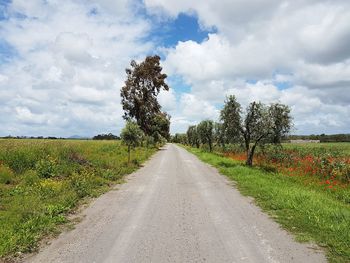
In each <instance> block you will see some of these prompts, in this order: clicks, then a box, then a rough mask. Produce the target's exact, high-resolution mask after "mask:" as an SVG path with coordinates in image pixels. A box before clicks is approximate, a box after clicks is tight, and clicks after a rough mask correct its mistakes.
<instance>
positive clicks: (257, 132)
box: [220, 96, 292, 166]
mask: <svg viewBox="0 0 350 263" xmlns="http://www.w3.org/2000/svg"><path fill="white" fill-rule="evenodd" d="M220 118H221V121H222V122H223V125H224V127H225V132H226V134H227V137H228V138H229V139H230V140H231V141H235V142H242V143H243V145H244V147H245V150H246V154H247V159H246V164H247V165H249V166H252V165H253V158H254V153H255V150H256V147H257V146H263V145H264V144H266V143H273V144H279V143H280V142H281V139H282V138H283V137H284V136H286V135H287V134H288V133H289V131H290V129H291V128H292V117H291V115H290V108H289V107H288V106H287V105H284V104H280V103H273V104H270V105H265V104H263V103H261V102H252V103H250V104H249V106H248V107H247V109H246V111H245V113H244V115H243V114H242V109H241V106H240V104H239V103H238V102H237V101H236V98H235V96H230V97H228V98H227V100H226V102H225V105H224V108H223V109H222V111H221V114H220Z"/></svg>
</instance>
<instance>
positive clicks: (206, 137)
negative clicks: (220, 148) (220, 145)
mask: <svg viewBox="0 0 350 263" xmlns="http://www.w3.org/2000/svg"><path fill="white" fill-rule="evenodd" d="M197 131H198V135H199V138H200V141H201V143H203V144H206V143H207V144H208V146H209V151H210V152H211V151H212V150H213V139H214V138H213V137H214V123H213V121H211V120H205V121H201V122H200V123H199V124H198V126H197Z"/></svg>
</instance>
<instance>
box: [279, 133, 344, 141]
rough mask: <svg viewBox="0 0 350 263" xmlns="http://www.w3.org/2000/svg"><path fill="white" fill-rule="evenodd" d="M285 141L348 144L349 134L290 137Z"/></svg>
mask: <svg viewBox="0 0 350 263" xmlns="http://www.w3.org/2000/svg"><path fill="white" fill-rule="evenodd" d="M286 140H288V141H289V140H320V142H350V134H330V135H327V134H320V135H315V134H312V135H290V136H288V137H287V138H286Z"/></svg>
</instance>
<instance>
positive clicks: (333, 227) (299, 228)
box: [186, 144, 350, 262]
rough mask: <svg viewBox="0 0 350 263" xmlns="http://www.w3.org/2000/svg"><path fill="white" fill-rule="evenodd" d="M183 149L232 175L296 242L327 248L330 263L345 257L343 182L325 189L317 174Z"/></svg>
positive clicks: (348, 220)
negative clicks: (292, 172) (250, 164)
mask: <svg viewBox="0 0 350 263" xmlns="http://www.w3.org/2000/svg"><path fill="white" fill-rule="evenodd" d="M295 147H297V146H295ZM186 148H187V149H188V150H189V151H191V152H192V153H194V154H195V155H197V156H198V157H199V158H200V159H201V160H202V161H204V162H207V163H209V164H211V165H213V166H214V167H216V168H218V170H219V172H220V173H222V174H224V175H226V176H227V177H229V178H230V179H232V180H234V181H235V182H236V185H237V187H238V189H239V190H240V191H241V193H242V194H244V195H249V196H252V197H254V199H255V202H256V204H258V205H259V206H260V207H262V208H263V209H264V210H265V211H267V212H268V214H269V215H270V216H271V217H272V218H273V219H274V220H276V221H277V222H278V223H280V224H281V225H282V226H283V227H284V228H286V229H287V230H289V231H290V232H292V233H293V234H295V236H296V239H297V240H298V241H301V242H309V241H313V242H315V243H317V244H318V245H319V246H320V247H322V248H324V249H325V250H326V252H327V257H328V260H329V261H330V262H350V246H349V244H350V206H349V201H350V189H349V187H348V184H344V185H342V187H337V188H334V187H333V188H330V187H329V185H328V184H326V185H325V184H324V183H323V181H324V180H323V179H322V176H321V177H320V178H319V177H317V176H315V175H307V174H305V175H298V176H294V175H293V176H290V175H289V174H288V173H284V172H283V171H271V172H269V171H266V169H265V168H264V167H259V166H255V167H248V166H246V165H245V160H238V159H235V158H232V157H231V156H229V157H227V156H225V155H223V154H222V153H210V152H208V151H206V150H203V149H198V148H192V147H189V146H187V147H186ZM330 148H331V147H329V148H328V149H330ZM348 148H350V144H348ZM348 158H349V157H348ZM233 223H234V222H233Z"/></svg>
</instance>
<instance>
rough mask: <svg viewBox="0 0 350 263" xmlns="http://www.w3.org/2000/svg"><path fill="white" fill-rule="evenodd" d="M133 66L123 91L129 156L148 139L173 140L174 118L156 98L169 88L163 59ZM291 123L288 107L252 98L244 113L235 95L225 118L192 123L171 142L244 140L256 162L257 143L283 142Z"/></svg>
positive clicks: (249, 161)
mask: <svg viewBox="0 0 350 263" xmlns="http://www.w3.org/2000/svg"><path fill="white" fill-rule="evenodd" d="M130 65H131V68H127V69H126V74H127V79H126V81H125V85H124V86H123V87H122V88H121V92H120V95H121V98H122V102H121V103H122V106H123V110H124V116H123V117H124V119H125V120H126V121H127V123H126V126H125V128H124V129H123V130H122V132H121V138H122V140H123V141H124V143H125V144H127V145H128V149H129V158H130V149H131V148H132V147H133V146H136V145H138V144H140V143H142V142H144V141H146V142H147V143H154V144H155V143H162V142H165V141H167V140H170V133H169V129H170V116H169V115H168V114H167V113H166V112H164V111H162V108H161V105H160V104H159V102H158V100H157V96H158V94H159V92H160V91H161V90H165V91H168V90H169V86H168V84H167V83H166V78H167V75H166V74H164V73H162V67H161V66H160V57H159V56H157V55H155V56H148V57H146V59H145V60H144V61H143V62H141V63H137V62H136V61H134V60H133V61H131V63H130ZM291 127H292V118H291V115H290V108H289V107H288V106H286V105H283V104H280V103H274V104H270V105H265V104H263V103H261V102H252V103H251V104H250V105H249V106H248V107H247V109H246V110H245V111H243V110H242V107H241V105H240V104H239V103H238V102H237V100H236V98H235V96H233V95H231V96H229V97H227V100H226V101H225V105H224V107H223V109H222V110H221V114H220V122H213V121H212V120H204V121H202V122H200V123H199V124H198V125H193V126H190V127H189V128H188V130H187V133H186V134H183V135H180V134H176V135H175V136H174V137H173V138H172V140H173V141H174V142H181V143H186V144H189V145H191V146H196V147H200V145H201V144H202V145H203V144H205V145H206V144H207V145H208V147H209V150H210V151H212V149H213V144H214V143H216V144H219V145H222V146H223V147H224V146H225V144H228V143H235V144H237V143H239V144H241V145H243V146H244V148H245V150H246V152H247V160H246V164H247V165H250V166H251V165H252V164H253V157H254V153H255V150H256V147H258V146H263V145H265V144H266V143H273V144H279V143H280V142H281V140H282V138H283V137H284V136H286V135H287V134H288V133H289V131H290V129H291Z"/></svg>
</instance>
